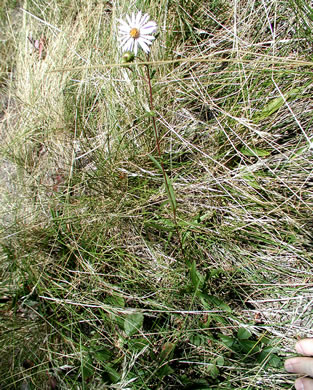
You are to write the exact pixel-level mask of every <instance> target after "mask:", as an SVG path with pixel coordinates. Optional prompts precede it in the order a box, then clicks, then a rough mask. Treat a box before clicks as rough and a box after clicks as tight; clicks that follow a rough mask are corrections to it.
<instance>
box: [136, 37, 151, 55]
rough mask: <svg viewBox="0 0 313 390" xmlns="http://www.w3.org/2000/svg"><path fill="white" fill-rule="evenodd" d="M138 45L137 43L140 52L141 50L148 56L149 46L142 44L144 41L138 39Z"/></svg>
mask: <svg viewBox="0 0 313 390" xmlns="http://www.w3.org/2000/svg"><path fill="white" fill-rule="evenodd" d="M138 43H139V45H140V46H141V48H142V50H143V51H144V52H145V53H146V54H148V53H149V51H150V49H149V46H148V45H147V44H146V43H145V42H144V40H143V39H140V40H139V41H138Z"/></svg>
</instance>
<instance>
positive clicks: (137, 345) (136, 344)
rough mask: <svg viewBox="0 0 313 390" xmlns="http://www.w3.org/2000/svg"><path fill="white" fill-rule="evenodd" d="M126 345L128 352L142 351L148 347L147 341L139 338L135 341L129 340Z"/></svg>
mask: <svg viewBox="0 0 313 390" xmlns="http://www.w3.org/2000/svg"><path fill="white" fill-rule="evenodd" d="M127 345H128V348H129V349H130V351H134V352H137V351H142V350H143V349H144V348H145V347H146V346H147V345H149V340H147V339H144V338H139V339H135V340H132V339H129V341H128V343H127Z"/></svg>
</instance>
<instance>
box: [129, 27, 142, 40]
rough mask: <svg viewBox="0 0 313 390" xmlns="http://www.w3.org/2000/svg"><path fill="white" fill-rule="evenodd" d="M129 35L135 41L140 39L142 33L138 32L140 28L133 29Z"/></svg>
mask: <svg viewBox="0 0 313 390" xmlns="http://www.w3.org/2000/svg"><path fill="white" fill-rule="evenodd" d="M129 35H130V36H131V37H132V38H134V39H137V38H139V35H140V31H139V30H138V28H132V29H131V30H130V32H129Z"/></svg>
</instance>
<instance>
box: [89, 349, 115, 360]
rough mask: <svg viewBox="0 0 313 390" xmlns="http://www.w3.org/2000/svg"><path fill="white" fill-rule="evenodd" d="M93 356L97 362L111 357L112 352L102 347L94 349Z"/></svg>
mask: <svg viewBox="0 0 313 390" xmlns="http://www.w3.org/2000/svg"><path fill="white" fill-rule="evenodd" d="M93 356H94V358H95V359H96V360H97V361H98V362H105V361H109V360H110V359H111V358H112V352H111V351H110V350H109V349H106V348H103V349H99V350H97V351H94V353H93Z"/></svg>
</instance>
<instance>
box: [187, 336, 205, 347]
mask: <svg viewBox="0 0 313 390" xmlns="http://www.w3.org/2000/svg"><path fill="white" fill-rule="evenodd" d="M206 341H207V338H206V337H204V336H203V335H201V334H193V335H191V336H190V343H191V344H193V345H196V346H197V347H199V346H200V345H205V344H206Z"/></svg>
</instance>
